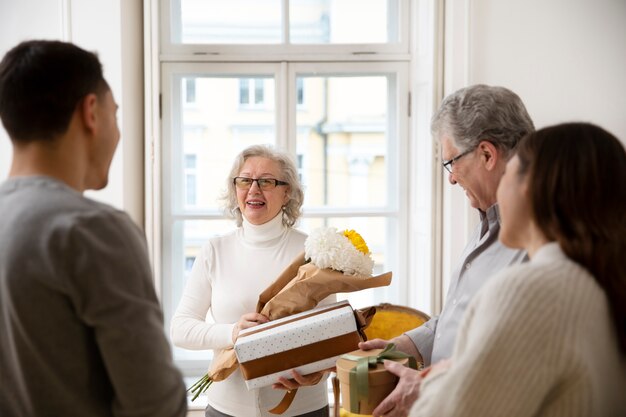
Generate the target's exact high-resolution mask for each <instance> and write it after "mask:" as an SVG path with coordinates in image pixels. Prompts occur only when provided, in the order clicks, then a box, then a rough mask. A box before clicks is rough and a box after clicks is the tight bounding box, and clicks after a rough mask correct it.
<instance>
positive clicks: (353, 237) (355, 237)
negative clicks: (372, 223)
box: [343, 230, 370, 255]
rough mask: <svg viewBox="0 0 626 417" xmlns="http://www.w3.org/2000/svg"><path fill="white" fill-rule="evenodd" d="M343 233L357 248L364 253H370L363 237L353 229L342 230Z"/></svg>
mask: <svg viewBox="0 0 626 417" xmlns="http://www.w3.org/2000/svg"><path fill="white" fill-rule="evenodd" d="M343 235H344V236H345V237H347V238H348V240H350V242H351V243H352V244H353V245H354V247H355V248H357V250H359V251H360V252H362V253H364V254H366V255H367V254H368V253H370V249H369V248H368V247H367V243H365V239H363V237H362V236H361V235H360V234H358V233H357V232H355V231H354V230H344V231H343Z"/></svg>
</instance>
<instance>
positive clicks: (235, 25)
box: [172, 0, 282, 44]
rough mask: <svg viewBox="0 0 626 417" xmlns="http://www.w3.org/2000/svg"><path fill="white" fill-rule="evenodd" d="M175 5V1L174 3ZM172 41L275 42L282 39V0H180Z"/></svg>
mask: <svg viewBox="0 0 626 417" xmlns="http://www.w3.org/2000/svg"><path fill="white" fill-rule="evenodd" d="M174 4H175V3H174ZM177 12H178V11H174V12H173V13H172V16H173V19H177V16H179V17H178V19H180V21H179V22H172V23H173V24H172V27H173V28H180V29H179V30H180V33H176V30H172V38H173V39H172V43H188V44H201V43H204V44H276V43H280V42H281V41H282V25H281V15H282V6H281V0H228V1H224V0H180V11H179V12H178V13H177Z"/></svg>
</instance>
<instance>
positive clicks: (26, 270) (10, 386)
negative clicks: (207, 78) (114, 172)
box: [0, 41, 186, 417]
mask: <svg viewBox="0 0 626 417" xmlns="http://www.w3.org/2000/svg"><path fill="white" fill-rule="evenodd" d="M117 107H118V106H117V104H116V103H115V100H114V99H113V95H112V92H111V90H110V88H109V86H108V84H107V82H106V81H105V79H104V77H103V73H102V66H101V64H100V62H99V60H98V58H97V57H96V56H95V55H94V54H93V53H90V52H87V51H85V50H83V49H80V48H78V47H77V46H75V45H72V44H69V43H64V42H57V41H29V42H24V43H21V44H19V45H18V46H16V47H15V48H13V49H12V50H11V51H9V52H8V53H7V54H6V56H5V57H4V59H3V60H2V62H0V118H1V119H2V123H3V125H4V127H5V129H6V130H7V132H8V134H9V136H10V138H11V142H12V145H13V160H12V165H11V169H10V172H9V178H8V179H7V180H6V181H5V182H4V183H2V184H1V185H0V380H2V389H1V390H0V414H1V415H3V416H7V417H10V416H39V415H51V416H52V415H54V416H90V417H97V416H98V417H99V416H103V417H104V416H114V415H116V416H117V415H120V416H122V415H124V416H130V415H132V416H146V417H148V416H150V417H157V416H163V417H172V416H184V415H185V413H186V395H185V387H184V384H183V382H182V378H181V375H180V373H179V371H178V370H177V369H176V368H175V367H174V365H173V363H172V359H171V351H170V348H169V344H168V342H167V340H166V338H165V336H164V333H163V318H162V312H161V309H160V306H159V303H158V300H157V297H156V294H155V291H154V287H153V282H152V274H151V269H150V265H149V261H148V254H147V250H146V244H145V238H144V237H143V234H142V232H141V231H140V229H139V228H138V227H137V226H136V225H135V224H133V222H132V221H131V219H130V218H129V217H128V216H127V215H126V214H125V213H123V212H122V211H119V210H117V209H114V208H112V207H110V206H108V205H105V204H102V203H98V202H96V201H93V200H90V199H87V198H85V197H84V196H83V195H82V193H83V192H84V191H85V190H88V189H96V190H97V189H101V188H104V187H105V186H106V184H107V180H108V173H109V167H110V164H111V160H112V158H113V154H114V152H115V149H116V147H117V144H118V142H119V138H120V133H119V129H118V126H117V121H116V112H117Z"/></svg>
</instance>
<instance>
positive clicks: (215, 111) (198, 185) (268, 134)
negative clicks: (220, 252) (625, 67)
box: [172, 75, 276, 212]
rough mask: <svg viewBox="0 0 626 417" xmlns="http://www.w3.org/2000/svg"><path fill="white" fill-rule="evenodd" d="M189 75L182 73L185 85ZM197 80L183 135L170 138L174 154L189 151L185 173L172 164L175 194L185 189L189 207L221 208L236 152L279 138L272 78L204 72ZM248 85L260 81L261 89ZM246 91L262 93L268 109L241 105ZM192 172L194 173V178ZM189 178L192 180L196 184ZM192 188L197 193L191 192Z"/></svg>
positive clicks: (183, 113) (185, 111)
mask: <svg viewBox="0 0 626 417" xmlns="http://www.w3.org/2000/svg"><path fill="white" fill-rule="evenodd" d="M188 79H189V78H188V77H182V78H181V85H182V86H185V85H187V82H186V80H188ZM193 79H195V83H194V85H195V95H196V103H195V106H193V107H187V106H183V107H182V108H181V109H180V111H181V114H180V118H181V126H180V129H181V136H180V138H179V139H177V140H176V141H174V142H173V143H172V146H173V152H172V155H177V154H179V155H181V156H182V155H186V156H185V158H186V159H185V161H184V164H185V165H184V166H186V168H185V169H186V172H185V174H186V175H187V176H186V177H185V176H183V175H181V173H180V171H177V170H176V164H174V165H173V167H174V172H173V173H172V174H173V175H172V176H173V178H179V179H178V181H180V182H178V181H175V182H174V183H173V194H174V195H176V193H177V191H178V190H187V199H186V203H187V204H186V206H187V208H193V209H194V210H217V209H219V204H220V203H219V200H220V198H221V196H222V194H223V191H224V190H225V187H226V181H227V178H226V177H227V175H228V173H229V172H230V168H231V166H232V163H233V160H234V158H235V155H237V154H238V153H239V152H240V151H241V150H243V149H244V148H246V147H248V146H250V145H253V144H256V143H267V144H273V143H275V141H276V127H275V124H276V122H275V120H276V115H275V105H274V89H275V87H274V79H273V78H268V77H262V76H259V77H257V78H254V79H253V80H252V81H253V82H252V83H250V78H249V77H247V76H246V77H245V78H241V77H238V76H231V75H223V76H208V75H206V76H195V77H194V78H193ZM254 80H256V82H255V81H254ZM249 85H253V86H255V85H258V86H260V90H262V91H263V93H258V91H257V90H258V89H257V88H256V87H255V88H254V89H250V88H242V86H249ZM242 91H246V92H248V93H250V92H251V91H252V92H255V93H254V94H256V95H257V96H258V94H262V95H261V97H262V102H261V103H258V105H259V106H260V105H262V106H263V110H264V111H263V112H260V113H259V112H250V111H249V108H248V107H246V106H242V105H241V104H242V103H241V101H242V97H244V94H243V93H242ZM253 102H254V100H253ZM179 147H180V148H181V149H179ZM190 155H193V157H194V168H193V170H191V169H190V168H189V164H190V160H189V156H190ZM181 166H182V165H181ZM192 171H193V172H192ZM188 175H193V177H194V178H193V179H190V177H189V176H188ZM190 181H193V188H192V185H191V183H190ZM192 191H193V192H195V195H194V196H193V197H190V192H192ZM181 197H182V196H181ZM192 200H193V204H191V201H192ZM173 203H174V207H175V208H176V209H175V211H177V212H180V210H181V209H183V207H180V206H179V204H178V203H177V202H176V201H174V202H173ZM190 206H193V207H190Z"/></svg>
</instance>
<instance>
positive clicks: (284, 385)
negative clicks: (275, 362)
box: [272, 369, 326, 391]
mask: <svg viewBox="0 0 626 417" xmlns="http://www.w3.org/2000/svg"><path fill="white" fill-rule="evenodd" d="M325 372H326V371H320V372H314V373H312V374H308V375H300V374H299V373H298V371H296V370H295V369H292V370H291V375H293V379H287V378H285V377H280V378H278V382H277V383H275V384H274V385H272V388H274V389H284V390H287V391H291V390H294V389H298V388H300V387H304V386H308V385H316V384H318V383H319V382H320V381H321V379H322V377H323V376H324V373H325Z"/></svg>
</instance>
